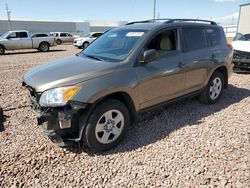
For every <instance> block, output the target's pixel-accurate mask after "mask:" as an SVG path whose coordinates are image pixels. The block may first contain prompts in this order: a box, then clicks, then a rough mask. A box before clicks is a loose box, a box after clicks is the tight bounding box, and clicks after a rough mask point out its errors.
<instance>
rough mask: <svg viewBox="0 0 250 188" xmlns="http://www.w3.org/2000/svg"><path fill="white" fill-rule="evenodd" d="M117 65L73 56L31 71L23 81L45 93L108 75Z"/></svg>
mask: <svg viewBox="0 0 250 188" xmlns="http://www.w3.org/2000/svg"><path fill="white" fill-rule="evenodd" d="M117 65H118V64H117V63H111V62H105V61H97V60H92V59H89V58H87V57H80V56H71V57H68V58H65V59H62V60H58V61H55V62H51V63H48V64H44V65H41V66H38V67H36V68H33V69H31V70H30V71H28V72H27V73H26V74H25V75H24V76H23V81H24V82H25V83H26V84H27V85H28V86H30V87H32V88H34V89H35V90H36V91H37V92H43V91H45V90H47V89H51V88H55V87H61V86H69V85H74V84H77V83H79V82H83V81H86V80H89V79H93V78H96V77H99V76H102V75H105V74H108V73H110V72H112V71H113V69H112V68H115V67H116V66H117Z"/></svg>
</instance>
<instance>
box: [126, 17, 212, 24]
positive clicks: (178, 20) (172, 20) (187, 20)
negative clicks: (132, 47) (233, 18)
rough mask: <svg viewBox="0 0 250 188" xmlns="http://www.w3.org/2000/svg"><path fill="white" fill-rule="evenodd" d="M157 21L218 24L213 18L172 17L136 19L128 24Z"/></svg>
mask: <svg viewBox="0 0 250 188" xmlns="http://www.w3.org/2000/svg"><path fill="white" fill-rule="evenodd" d="M157 21H165V22H162V23H175V22H205V23H210V24H211V25H217V24H216V22H214V21H211V20H200V19H171V18H159V19H153V20H144V21H135V22H129V23H127V24H126V25H132V24H137V23H153V22H157Z"/></svg>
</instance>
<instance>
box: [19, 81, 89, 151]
mask: <svg viewBox="0 0 250 188" xmlns="http://www.w3.org/2000/svg"><path fill="white" fill-rule="evenodd" d="M23 86H25V87H26V88H27V89H28V90H29V93H30V95H29V98H30V102H31V107H32V109H33V110H34V112H35V113H36V116H37V124H38V125H39V127H41V128H42V129H43V131H44V133H45V134H46V135H47V136H48V137H49V138H50V140H52V141H53V142H54V143H56V144H57V145H58V146H60V147H65V146H71V145H73V144H74V142H79V141H80V140H81V136H82V132H83V129H84V126H85V119H86V118H84V114H87V109H86V108H87V104H85V103H81V102H76V101H70V102H69V103H68V104H67V105H65V106H63V107H53V108H52V107H41V106H40V105H39V102H38V101H39V99H40V95H41V94H39V93H36V92H35V90H34V89H32V88H30V87H29V86H27V85H25V83H23Z"/></svg>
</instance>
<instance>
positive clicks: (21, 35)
mask: <svg viewBox="0 0 250 188" xmlns="http://www.w3.org/2000/svg"><path fill="white" fill-rule="evenodd" d="M18 37H19V38H27V37H28V35H27V33H26V32H20V33H18Z"/></svg>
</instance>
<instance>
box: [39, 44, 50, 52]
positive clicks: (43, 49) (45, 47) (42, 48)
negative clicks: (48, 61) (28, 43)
mask: <svg viewBox="0 0 250 188" xmlns="http://www.w3.org/2000/svg"><path fill="white" fill-rule="evenodd" d="M38 50H39V51H40V52H47V51H49V44H48V43H47V42H42V43H41V44H40V45H39V48H38Z"/></svg>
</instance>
